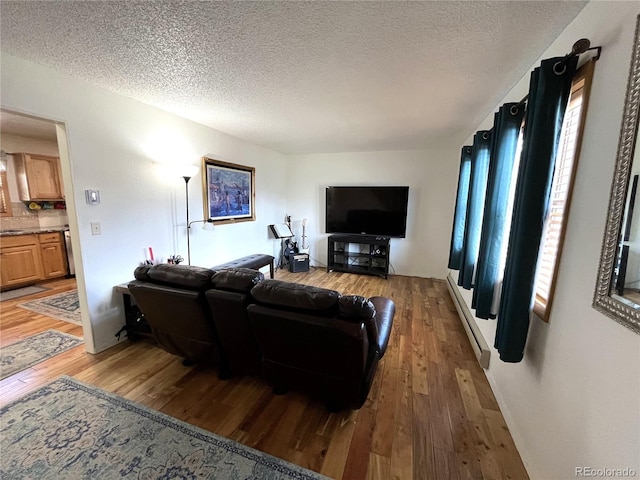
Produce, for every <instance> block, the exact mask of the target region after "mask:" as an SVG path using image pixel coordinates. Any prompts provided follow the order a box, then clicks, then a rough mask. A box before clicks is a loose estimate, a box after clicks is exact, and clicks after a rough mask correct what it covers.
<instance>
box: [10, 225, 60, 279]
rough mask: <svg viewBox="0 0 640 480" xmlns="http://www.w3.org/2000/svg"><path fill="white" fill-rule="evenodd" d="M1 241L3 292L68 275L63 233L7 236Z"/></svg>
mask: <svg viewBox="0 0 640 480" xmlns="http://www.w3.org/2000/svg"><path fill="white" fill-rule="evenodd" d="M0 241H1V242H2V243H1V244H0V287H2V288H5V287H12V286H23V285H29V284H33V283H36V282H38V281H40V280H48V279H50V278H57V277H63V276H65V275H66V274H67V262H66V256H65V247H64V242H63V238H62V232H47V233H34V234H28V235H8V236H3V237H2V238H0Z"/></svg>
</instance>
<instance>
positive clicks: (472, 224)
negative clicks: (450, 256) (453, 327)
mask: <svg viewBox="0 0 640 480" xmlns="http://www.w3.org/2000/svg"><path fill="white" fill-rule="evenodd" d="M490 153H491V132H490V131H489V130H481V131H479V132H476V134H475V135H474V137H473V146H472V147H471V178H470V181H469V201H468V203H467V219H466V222H465V226H464V241H463V243H462V254H461V255H462V263H461V265H460V275H459V276H458V285H462V287H463V288H465V289H467V290H469V289H470V288H472V287H473V273H474V270H475V266H476V261H477V259H478V248H479V246H480V229H481V228H482V212H483V210H484V197H485V193H486V188H487V173H488V172H489V157H490Z"/></svg>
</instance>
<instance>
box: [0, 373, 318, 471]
mask: <svg viewBox="0 0 640 480" xmlns="http://www.w3.org/2000/svg"><path fill="white" fill-rule="evenodd" d="M203 401H206V399H203ZM0 425H1V426H2V427H1V429H0V451H1V452H2V456H1V457H0V477H1V478H7V479H8V478H21V479H22V478H37V479H60V478H65V479H66V478H91V479H92V480H96V479H113V478H121V477H126V478H138V479H161V478H165V479H169V478H174V479H179V478H180V479H186V478H190V479H195V478H209V479H238V480H239V479H270V480H275V479H282V480H285V479H299V480H319V479H326V477H323V476H322V475H319V474H317V473H314V472H312V471H310V470H306V469H304V468H302V467H299V466H297V465H293V464H291V463H287V462H285V461H283V460H280V459H278V458H275V457H272V456H270V455H267V454H265V453H262V452H259V451H257V450H254V449H252V448H249V447H245V446H244V445H241V444H239V443H237V442H234V441H232V440H228V439H226V438H223V437H219V436H217V435H214V434H212V433H209V432H207V431H205V430H202V429H199V428H196V427H194V426H192V425H189V424H187V423H184V422H182V421H180V420H177V419H175V418H172V417H169V416H168V415H164V414H162V413H160V412H157V411H154V410H151V409H149V408H147V407H145V406H142V405H139V404H136V403H134V402H131V401H129V400H126V399H124V398H122V397H119V396H117V395H113V394H111V393H108V392H105V391H103V390H100V389H98V388H95V387H92V386H90V385H86V384H84V383H81V382H79V381H77V380H74V379H72V378H70V377H66V376H64V377H61V378H59V379H58V380H55V381H54V382H52V383H50V384H49V385H47V386H44V387H41V388H40V389H38V390H36V391H35V392H33V393H30V394H28V395H25V396H24V397H22V398H19V399H17V400H15V401H13V402H11V403H10V404H8V405H7V406H5V407H3V408H2V409H0Z"/></svg>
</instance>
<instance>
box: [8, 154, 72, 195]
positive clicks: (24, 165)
mask: <svg viewBox="0 0 640 480" xmlns="http://www.w3.org/2000/svg"><path fill="white" fill-rule="evenodd" d="M14 161H15V167H16V176H17V182H18V193H19V195H20V200H21V201H23V202H26V201H61V200H64V189H63V186H62V172H61V168H60V158H59V157H52V156H49V155H39V154H32V153H17V154H15V155H14Z"/></svg>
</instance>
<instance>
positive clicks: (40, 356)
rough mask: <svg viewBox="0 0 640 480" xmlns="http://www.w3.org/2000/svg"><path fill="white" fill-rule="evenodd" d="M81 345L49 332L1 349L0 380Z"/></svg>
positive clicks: (69, 338)
mask: <svg viewBox="0 0 640 480" xmlns="http://www.w3.org/2000/svg"><path fill="white" fill-rule="evenodd" d="M81 343H83V341H82V339H81V338H78V337H74V336H73V335H69V334H67V333H62V332H57V331H55V330H47V331H45V332H42V333H38V334H37V335H33V336H31V337H27V338H25V339H23V340H19V341H17V342H16V343H12V344H11V345H7V346H6V347H3V348H0V380H2V379H3V378H7V377H9V376H11V375H13V374H14V373H18V372H21V371H22V370H26V369H27V368H29V367H32V366H33V365H35V364H36V363H40V362H42V361H44V360H46V359H48V358H51V357H53V356H55V355H58V354H59V353H62V352H66V351H67V350H69V349H70V348H73V347H75V346H77V345H80V344H81ZM0 477H1V476H0Z"/></svg>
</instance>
